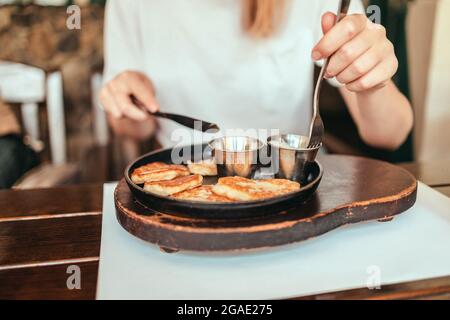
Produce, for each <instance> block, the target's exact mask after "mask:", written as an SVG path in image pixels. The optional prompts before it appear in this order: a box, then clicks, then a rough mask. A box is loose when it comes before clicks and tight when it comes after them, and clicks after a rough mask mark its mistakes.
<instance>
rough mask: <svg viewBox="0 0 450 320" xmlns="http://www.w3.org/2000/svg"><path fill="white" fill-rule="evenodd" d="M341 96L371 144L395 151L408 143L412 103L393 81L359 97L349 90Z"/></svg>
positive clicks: (345, 89)
mask: <svg viewBox="0 0 450 320" xmlns="http://www.w3.org/2000/svg"><path fill="white" fill-rule="evenodd" d="M340 92H341V94H342V96H343V98H344V101H345V102H346V104H347V107H348V109H349V111H350V114H351V115H352V118H353V120H354V121H355V123H356V125H357V127H358V131H359V134H360V136H361V138H362V139H363V140H364V141H365V142H366V143H367V144H369V145H371V146H373V147H377V148H383V149H390V150H395V149H396V148H398V147H399V146H400V145H401V144H402V143H403V142H404V141H405V140H406V138H407V136H408V134H409V132H410V131H411V129H412V126H413V113H412V111H411V105H410V103H409V101H408V99H406V97H405V96H404V95H403V94H402V93H401V92H400V91H399V90H398V89H397V87H396V86H395V84H394V83H393V82H392V81H389V82H388V83H387V85H386V86H383V87H382V88H377V89H372V90H368V91H363V92H359V93H355V92H351V91H350V90H348V89H347V88H345V87H343V88H341V89H340Z"/></svg>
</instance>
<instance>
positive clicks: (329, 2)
mask: <svg viewBox="0 0 450 320" xmlns="http://www.w3.org/2000/svg"><path fill="white" fill-rule="evenodd" d="M241 1H242V0H165V1H161V0H109V1H108V3H107V17H106V30H105V31H106V43H105V51H106V52H105V55H106V58H105V59H106V61H105V63H106V65H105V81H108V80H110V79H112V78H113V77H114V76H115V75H117V74H118V73H120V72H122V71H125V70H138V71H141V72H144V73H145V74H147V75H148V77H149V78H150V79H151V80H152V81H153V83H154V85H155V87H156V91H157V99H158V101H159V103H160V105H161V108H162V111H165V112H173V113H179V114H185V115H189V116H192V117H194V118H198V119H203V120H206V121H209V122H214V123H217V124H219V126H220V127H221V128H222V129H225V133H227V134H230V133H231V134H235V133H236V132H237V133H239V130H241V131H242V130H243V131H245V132H244V133H247V134H249V135H254V133H253V132H254V131H255V130H260V138H263V137H261V136H264V132H263V131H261V129H265V130H270V129H275V130H280V131H281V132H282V133H298V134H307V132H308V127H309V123H310V120H311V100H312V90H313V62H312V60H311V50H312V48H313V46H314V45H315V44H316V43H317V42H318V40H319V39H320V38H321V37H322V31H321V16H322V14H323V13H325V12H326V11H332V12H336V10H337V6H338V0H314V1H303V0H290V1H287V4H288V5H287V8H286V9H287V10H286V15H285V19H284V22H283V24H282V26H281V28H280V29H279V30H278V32H277V33H276V34H274V35H273V36H271V37H270V38H268V39H254V38H252V37H251V36H249V35H248V34H247V33H246V32H245V31H244V30H243V28H242V23H241V10H242V5H241ZM350 12H353V13H354V12H359V13H361V12H363V6H362V3H361V1H360V0H353V1H352V5H351V8H350ZM159 122H160V131H159V133H158V138H159V140H160V142H161V143H162V144H163V146H170V145H173V144H175V143H179V142H180V141H177V140H179V139H180V137H179V134H180V130H176V129H177V128H180V126H179V125H177V124H176V123H174V122H171V121H168V120H159ZM229 129H234V130H236V129H237V131H229ZM248 129H250V131H248ZM227 130H228V132H227ZM183 132H184V139H186V138H187V137H186V135H188V136H189V137H188V138H192V139H194V140H196V141H197V140H199V139H203V140H208V139H209V137H201V135H200V134H198V133H195V136H194V132H193V131H192V130H184V131H183ZM184 142H189V141H186V140H185V141H184Z"/></svg>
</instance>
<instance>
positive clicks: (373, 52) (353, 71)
mask: <svg viewBox="0 0 450 320" xmlns="http://www.w3.org/2000/svg"><path fill="white" fill-rule="evenodd" d="M384 47H385V46H384V45H381V46H375V47H372V48H370V49H369V50H368V51H367V52H366V53H364V54H363V55H362V56H361V57H359V58H358V59H356V60H355V61H354V62H353V63H352V64H351V65H350V66H348V67H347V68H346V69H345V70H344V71H342V72H341V73H339V74H338V75H337V76H336V79H337V80H338V81H339V82H340V83H343V84H347V83H350V82H353V81H355V80H357V79H359V78H361V77H362V76H364V75H365V74H367V73H369V72H370V71H371V70H372V69H373V68H375V67H376V66H377V65H378V64H379V63H380V62H381V61H382V60H383V57H384V51H385V49H384Z"/></svg>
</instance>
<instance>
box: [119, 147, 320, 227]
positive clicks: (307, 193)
mask: <svg viewBox="0 0 450 320" xmlns="http://www.w3.org/2000/svg"><path fill="white" fill-rule="evenodd" d="M205 147H206V145H204V146H202V147H201V148H200V147H199V146H191V147H190V151H191V152H190V154H187V153H186V154H184V152H183V149H177V150H176V152H177V154H180V155H181V158H182V159H183V161H184V162H185V163H186V162H187V161H188V160H193V158H194V156H195V152H200V150H202V149H204V148H205ZM172 151H173V149H166V150H162V151H156V152H151V153H149V154H146V155H144V156H142V157H140V158H138V159H137V160H136V161H134V162H133V163H131V164H130V165H129V166H128V167H127V168H126V170H125V179H126V181H127V183H128V186H129V188H130V190H131V192H132V194H133V196H134V197H135V199H136V200H137V201H138V202H140V203H141V204H142V205H144V206H146V207H147V208H149V209H152V210H155V211H159V212H164V213H167V214H173V215H179V216H184V217H194V218H201V219H244V218H254V217H260V216H267V215H271V214H277V213H280V212H282V211H285V210H288V209H292V208H294V207H297V206H300V205H302V204H303V203H304V202H305V201H306V200H308V199H309V198H310V197H311V196H312V195H313V194H314V192H315V191H316V189H317V187H318V186H319V184H320V181H321V179H322V175H323V169H322V166H321V165H320V164H319V163H318V162H315V163H314V164H313V165H312V166H311V168H310V174H309V176H308V178H307V181H306V184H305V183H304V184H303V185H302V188H301V189H300V190H299V191H298V192H294V193H290V194H287V195H284V196H281V197H277V198H273V199H266V200H259V201H251V202H233V203H208V202H197V201H185V200H178V199H173V198H170V197H164V196H159V195H155V194H152V193H148V192H146V191H144V189H143V188H142V187H141V186H140V185H137V184H135V183H133V182H132V181H131V178H130V176H131V173H132V172H133V171H134V170H135V169H136V168H138V167H140V166H143V165H145V164H148V163H151V162H165V163H172V161H171V155H172ZM197 156H198V155H197ZM216 182H217V177H205V180H204V183H205V184H214V183H216Z"/></svg>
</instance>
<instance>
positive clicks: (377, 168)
mask: <svg viewBox="0 0 450 320" xmlns="http://www.w3.org/2000/svg"><path fill="white" fill-rule="evenodd" d="M319 161H320V162H321V163H322V165H323V166H324V171H325V174H324V177H323V180H322V183H321V185H320V186H319V189H318V190H317V192H316V193H315V195H314V196H313V197H312V198H311V199H310V200H309V201H307V202H306V203H305V204H303V205H301V206H299V207H298V208H296V209H292V210H289V211H286V212H283V213H280V214H276V215H271V216H266V217H259V218H255V219H246V220H229V221H228V220H225V221H224V220H201V219H193V218H183V217H177V216H173V215H168V214H165V213H162V212H155V211H152V210H149V209H147V208H145V207H143V206H141V205H140V204H139V203H137V202H136V201H135V200H134V199H133V197H132V195H131V192H130V190H129V188H128V186H127V184H126V182H125V180H122V181H120V183H119V184H118V186H117V188H116V190H115V195H114V198H115V204H116V214H117V219H118V221H119V223H120V224H121V225H122V227H123V228H124V229H126V230H127V231H128V232H129V233H131V234H133V235H134V236H136V237H138V238H141V239H143V240H145V241H148V242H151V243H154V244H156V245H158V246H160V247H161V249H163V250H164V251H166V252H176V251H179V250H188V251H231V250H250V249H258V248H267V247H274V246H280V245H285V244H290V243H294V242H298V241H303V240H306V239H309V238H312V237H316V236H319V235H321V234H324V233H326V232H328V231H331V230H333V229H336V228H338V227H340V226H343V225H346V224H350V223H358V222H363V221H370V220H378V221H383V222H384V221H390V220H392V218H393V217H394V216H395V215H397V214H400V213H402V212H404V211H406V210H407V209H409V208H410V207H412V206H413V205H414V203H415V201H416V193H417V181H416V179H415V178H414V177H413V176H412V175H411V174H410V173H409V172H408V171H406V170H404V169H402V168H400V167H397V166H394V165H391V164H389V163H386V162H381V161H377V160H371V159H365V158H359V157H350V156H337V155H329V156H323V157H321V158H320V159H319Z"/></svg>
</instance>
